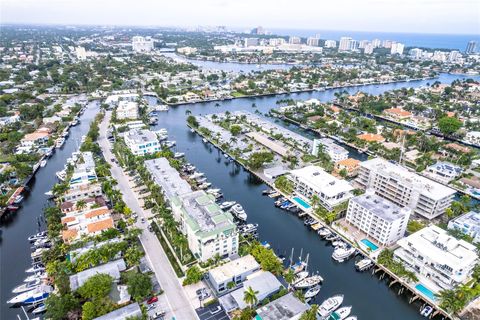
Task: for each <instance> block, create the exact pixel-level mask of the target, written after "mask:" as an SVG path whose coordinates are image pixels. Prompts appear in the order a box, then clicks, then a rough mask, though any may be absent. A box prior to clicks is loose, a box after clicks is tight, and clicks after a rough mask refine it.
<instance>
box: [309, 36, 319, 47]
mask: <svg viewBox="0 0 480 320" xmlns="http://www.w3.org/2000/svg"><path fill="white" fill-rule="evenodd" d="M319 42H320V39H319V38H315V37H309V38H308V39H307V46H312V47H318V44H319Z"/></svg>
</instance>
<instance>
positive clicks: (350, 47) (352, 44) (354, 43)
mask: <svg viewBox="0 0 480 320" xmlns="http://www.w3.org/2000/svg"><path fill="white" fill-rule="evenodd" d="M348 50H350V51H356V50H358V41H357V40H353V39H352V40H350V41H349V42H348Z"/></svg>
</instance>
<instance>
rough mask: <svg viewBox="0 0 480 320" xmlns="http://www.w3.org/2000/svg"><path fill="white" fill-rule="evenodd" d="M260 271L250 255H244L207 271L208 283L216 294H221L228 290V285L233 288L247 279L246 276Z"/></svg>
mask: <svg viewBox="0 0 480 320" xmlns="http://www.w3.org/2000/svg"><path fill="white" fill-rule="evenodd" d="M258 270H260V265H259V264H258V262H257V261H256V260H255V258H254V257H253V256H252V255H250V254H249V255H246V256H243V257H240V258H237V259H235V260H232V261H230V262H227V263H225V264H223V265H221V266H218V267H215V268H213V269H210V270H209V271H208V281H209V282H210V284H211V286H212V288H213V289H215V291H216V292H217V293H222V292H224V291H226V290H227V289H230V288H229V283H232V284H233V285H234V287H236V286H238V285H239V284H241V283H242V282H243V281H245V280H246V279H247V276H249V275H251V274H252V273H254V272H256V271H258Z"/></svg>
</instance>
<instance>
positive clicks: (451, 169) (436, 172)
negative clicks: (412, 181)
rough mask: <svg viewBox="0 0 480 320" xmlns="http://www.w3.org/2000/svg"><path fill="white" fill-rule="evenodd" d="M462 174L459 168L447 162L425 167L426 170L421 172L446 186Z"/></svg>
mask: <svg viewBox="0 0 480 320" xmlns="http://www.w3.org/2000/svg"><path fill="white" fill-rule="evenodd" d="M462 172H463V170H462V167H460V166H456V165H454V164H452V163H449V162H442V161H439V162H437V163H435V164H433V165H431V166H429V167H427V169H426V170H425V171H423V174H424V175H426V176H427V177H429V178H431V179H433V180H435V181H438V182H441V183H443V184H448V183H449V182H450V181H452V180H454V179H456V178H457V177H459V176H460V175H461V174H462Z"/></svg>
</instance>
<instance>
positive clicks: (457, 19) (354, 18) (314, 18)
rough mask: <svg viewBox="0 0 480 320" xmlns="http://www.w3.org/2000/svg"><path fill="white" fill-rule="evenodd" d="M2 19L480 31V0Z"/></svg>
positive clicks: (238, 1)
mask: <svg viewBox="0 0 480 320" xmlns="http://www.w3.org/2000/svg"><path fill="white" fill-rule="evenodd" d="M0 22H1V23H2V24H6V23H23V24H28V23H32V24H70V25H73V24H85V25H89V24H93V25H131V26H179V27H195V26H199V25H201V26H216V25H226V26H229V27H236V28H245V29H246V28H252V27H254V26H257V25H261V26H263V27H265V28H267V29H268V28H282V29H318V30H355V31H373V32H408V33H410V32H412V33H441V34H477V35H478V34H480V1H479V0H334V1H331V0H75V1H74V0H0Z"/></svg>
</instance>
